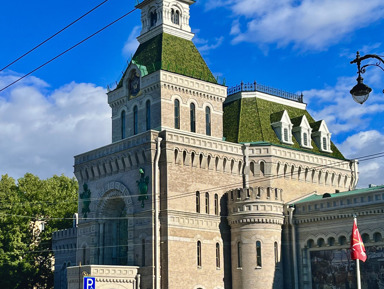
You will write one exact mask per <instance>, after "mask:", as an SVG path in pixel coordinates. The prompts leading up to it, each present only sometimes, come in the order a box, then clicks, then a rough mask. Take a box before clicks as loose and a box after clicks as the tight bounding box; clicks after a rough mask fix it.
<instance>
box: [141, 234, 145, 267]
mask: <svg viewBox="0 0 384 289" xmlns="http://www.w3.org/2000/svg"><path fill="white" fill-rule="evenodd" d="M141 266H143V267H144V266H145V239H142V240H141Z"/></svg>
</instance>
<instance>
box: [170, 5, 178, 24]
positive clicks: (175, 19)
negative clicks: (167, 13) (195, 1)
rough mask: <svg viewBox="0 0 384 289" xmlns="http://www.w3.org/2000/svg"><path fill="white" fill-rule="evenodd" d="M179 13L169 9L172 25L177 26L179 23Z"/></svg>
mask: <svg viewBox="0 0 384 289" xmlns="http://www.w3.org/2000/svg"><path fill="white" fill-rule="evenodd" d="M179 19H180V12H179V11H177V10H175V9H171V21H172V23H173V24H176V25H179V23H180V20H179Z"/></svg>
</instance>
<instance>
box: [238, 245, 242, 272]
mask: <svg viewBox="0 0 384 289" xmlns="http://www.w3.org/2000/svg"><path fill="white" fill-rule="evenodd" d="M242 266H243V258H242V254H241V243H240V242H238V243H237V268H241V267H242Z"/></svg>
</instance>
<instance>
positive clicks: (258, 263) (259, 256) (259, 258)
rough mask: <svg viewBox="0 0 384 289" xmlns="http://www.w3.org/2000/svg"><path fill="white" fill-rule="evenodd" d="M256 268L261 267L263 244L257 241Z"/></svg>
mask: <svg viewBox="0 0 384 289" xmlns="http://www.w3.org/2000/svg"><path fill="white" fill-rule="evenodd" d="M256 266H257V267H261V242H260V241H256Z"/></svg>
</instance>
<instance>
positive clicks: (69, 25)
mask: <svg viewBox="0 0 384 289" xmlns="http://www.w3.org/2000/svg"><path fill="white" fill-rule="evenodd" d="M108 1H109V0H104V1H103V2H101V3H100V4H98V5H97V6H95V7H93V8H92V9H91V10H89V11H88V12H87V13H85V14H83V15H81V16H80V17H79V18H77V19H76V20H75V21H73V22H71V23H69V24H68V25H67V26H65V27H64V28H62V29H60V30H59V31H57V32H56V33H55V34H53V35H52V36H50V37H48V38H47V39H45V40H44V41H43V42H41V43H39V44H38V45H36V46H35V47H33V48H32V49H31V50H28V51H27V52H25V53H24V54H23V55H21V56H19V57H18V58H16V59H15V60H13V61H12V62H11V63H9V64H8V65H6V66H4V67H3V68H2V69H1V70H0V72H1V71H3V70H5V69H7V68H8V67H10V66H11V65H13V64H15V63H16V62H17V61H19V60H20V59H22V58H24V57H25V56H27V55H28V54H29V53H31V52H32V51H34V50H36V49H37V48H39V47H40V46H42V45H43V44H45V43H47V42H48V41H49V40H51V39H52V38H54V37H55V36H57V35H58V34H60V33H61V32H63V31H64V30H66V29H67V28H69V27H71V26H72V25H73V24H75V23H76V22H78V21H79V20H81V19H82V18H84V17H85V16H87V15H88V14H90V13H91V12H93V11H95V10H96V9H97V8H99V7H100V6H101V5H103V4H104V3H106V2H108Z"/></svg>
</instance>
